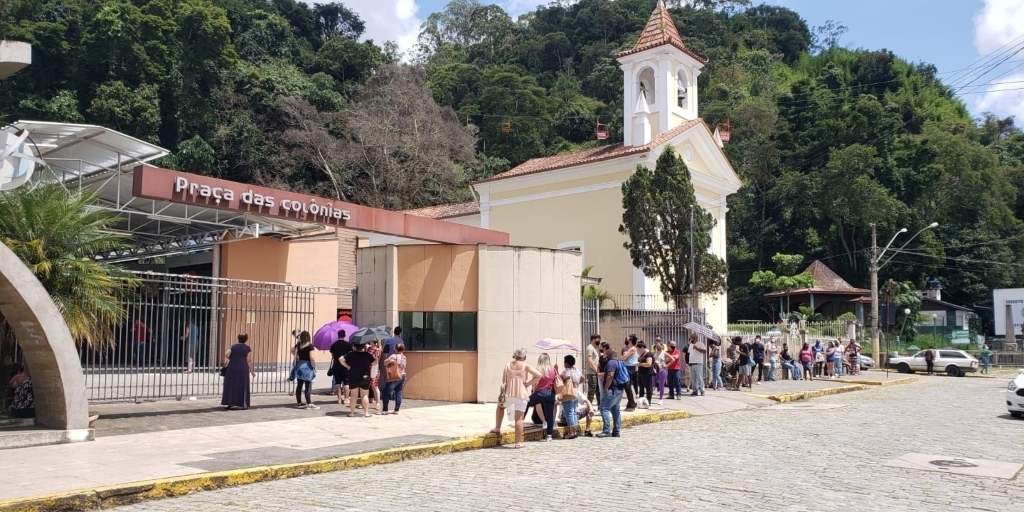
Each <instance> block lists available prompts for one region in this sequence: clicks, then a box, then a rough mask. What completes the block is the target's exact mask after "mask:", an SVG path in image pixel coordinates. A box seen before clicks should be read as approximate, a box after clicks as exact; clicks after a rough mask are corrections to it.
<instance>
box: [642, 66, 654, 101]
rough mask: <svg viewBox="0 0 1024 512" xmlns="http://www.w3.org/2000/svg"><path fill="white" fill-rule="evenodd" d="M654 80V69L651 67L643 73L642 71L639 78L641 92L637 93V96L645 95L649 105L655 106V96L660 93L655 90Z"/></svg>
mask: <svg viewBox="0 0 1024 512" xmlns="http://www.w3.org/2000/svg"><path fill="white" fill-rule="evenodd" d="M654 79H655V76H654V69H652V68H649V67H647V68H644V69H643V71H640V75H639V76H638V82H639V85H638V87H639V92H638V93H637V95H638V96H639V95H640V94H643V95H644V96H646V97H647V104H648V105H653V104H654V100H655V95H656V94H657V93H658V92H657V91H656V90H655V88H654V84H655V80H654Z"/></svg>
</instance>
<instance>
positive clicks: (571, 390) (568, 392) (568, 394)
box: [557, 378, 576, 402]
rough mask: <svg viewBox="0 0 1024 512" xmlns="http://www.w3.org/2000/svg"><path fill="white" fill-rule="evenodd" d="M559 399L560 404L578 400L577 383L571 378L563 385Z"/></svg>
mask: <svg viewBox="0 0 1024 512" xmlns="http://www.w3.org/2000/svg"><path fill="white" fill-rule="evenodd" d="M557 380H561V379H560V378H559V379H557ZM557 398H558V401H559V402H568V401H570V400H576V383H575V382H573V380H572V379H571V378H570V379H565V384H563V385H562V390H561V391H559V392H558V395H557Z"/></svg>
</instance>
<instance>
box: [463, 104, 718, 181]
mask: <svg viewBox="0 0 1024 512" xmlns="http://www.w3.org/2000/svg"><path fill="white" fill-rule="evenodd" d="M699 124H704V120H703V119H694V120H693V121H687V122H685V123H683V124H681V125H679V126H677V127H675V128H673V129H671V130H666V131H664V132H661V133H659V134H657V135H655V136H654V137H651V142H649V143H647V144H644V145H643V146H623V145H622V143H619V144H612V145H610V146H600V147H596V148H591V149H585V150H583V151H576V152H574V153H565V154H562V155H555V156H546V157H543V158H534V159H531V160H527V161H526V162H523V163H522V164H519V165H518V166H516V167H514V168H512V169H511V170H508V171H505V172H503V173H501V174H496V175H494V176H491V177H490V178H488V179H486V180H480V181H478V182H477V183H484V182H488V181H496V180H503V179H506V178H514V177H516V176H523V175H526V174H534V173H538V172H544V171H553V170H555V169H564V168H566V167H575V166H577V165H583V164H589V163H593V162H600V161H602V160H610V159H612V158H619V157H622V156H627V155H634V154H640V153H645V152H647V151H650V150H651V149H654V148H656V147H658V146H660V145H662V144H664V143H666V142H668V141H670V140H672V138H674V137H675V136H677V135H679V134H681V133H683V132H685V131H686V130H689V129H690V128H693V127H694V126H697V125H699Z"/></svg>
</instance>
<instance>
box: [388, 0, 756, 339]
mask: <svg viewBox="0 0 1024 512" xmlns="http://www.w3.org/2000/svg"><path fill="white" fill-rule="evenodd" d="M617 60H618V62H619V67H620V68H621V69H622V82H623V93H624V95H625V101H624V102H623V119H624V123H625V126H624V137H623V142H622V143H619V144H610V145H603V146H599V147H596V148H592V149H587V150H583V151H578V152H574V153H567V154H561V155H556V156H551V157H544V158H535V159H532V160H529V161H527V162H524V163H523V164H521V165H519V166H517V167H515V168H514V169H511V170H509V171H507V172H504V173H501V174H498V175H495V176H493V177H491V178H489V179H486V180H483V181H479V182H476V183H474V184H473V189H474V191H475V192H476V193H477V195H478V197H479V201H478V202H474V203H464V204H458V205H442V206H437V207H431V208H424V209H420V210H413V211H410V212H408V213H413V214H417V215H422V216H425V217H433V218H440V219H446V220H450V221H453V222H458V223H461V224H470V225H474V226H478V227H483V228H488V229H494V230H498V231H504V232H507V233H509V234H510V235H511V244H512V245H517V246H533V247H547V248H555V249H571V250H576V251H579V252H580V253H582V255H583V264H584V265H585V266H589V265H593V266H594V268H593V270H592V271H591V274H590V275H591V276H594V277H600V278H602V283H601V287H602V288H604V289H605V290H607V291H608V292H610V293H613V294H633V295H652V296H657V295H660V290H659V286H658V283H657V282H656V281H654V280H652V279H650V278H648V277H646V276H644V275H643V273H642V272H641V271H640V270H639V269H637V268H634V267H633V265H632V261H631V258H630V256H629V251H628V250H626V249H625V248H624V247H623V243H624V242H626V237H625V235H622V234H620V233H619V231H618V228H619V224H620V223H621V222H622V213H623V208H622V183H623V182H624V181H625V180H626V179H627V178H629V176H630V175H631V174H632V173H633V171H634V170H635V169H636V166H637V165H643V166H645V167H648V168H650V169H653V168H654V166H655V162H656V161H657V159H658V156H659V155H660V154H661V152H662V151H664V150H666V149H667V148H670V147H671V148H674V149H675V151H676V153H677V154H679V155H680V156H681V157H682V159H683V160H684V162H685V163H686V165H687V166H688V167H689V169H690V173H691V175H692V180H693V186H694V189H695V192H696V197H697V201H698V203H699V204H700V205H701V206H702V207H703V208H704V209H705V210H707V211H709V212H710V213H711V214H712V215H714V217H715V219H716V220H717V224H716V226H715V228H714V231H713V233H712V247H711V251H712V252H714V254H716V255H718V256H720V257H721V258H723V259H725V257H726V212H728V207H727V206H726V197H727V196H729V195H730V194H733V193H735V192H736V191H737V190H739V188H740V186H742V183H741V181H740V178H739V176H738V175H737V174H736V171H735V170H734V169H733V167H732V165H731V164H730V163H729V160H728V159H727V158H726V156H725V153H724V152H723V151H722V147H723V141H722V137H721V136H720V134H719V133H718V132H717V130H716V131H712V130H711V129H710V128H709V127H708V125H707V124H706V123H705V122H704V120H703V119H701V118H700V116H699V105H698V101H697V98H698V95H697V77H698V76H700V73H701V69H702V68H703V67H704V65H705V64H706V63H707V61H706V60H705V59H703V58H702V57H700V56H699V55H697V54H696V53H694V52H693V51H692V50H690V49H689V48H687V47H686V45H685V44H684V42H683V39H682V37H680V35H679V31H678V30H677V28H676V26H675V23H674V22H673V21H672V17H671V15H670V14H669V12H668V10H667V9H666V8H665V6H664V3H663V2H659V3H658V6H657V7H656V8H655V10H654V12H653V13H652V14H651V17H650V20H648V22H647V25H646V26H645V28H644V30H643V33H642V34H641V35H640V38H639V40H638V41H637V43H636V44H635V45H634V46H633V48H631V49H629V50H626V51H623V52H621V53H620V54H618V56H617ZM392 243H393V242H392ZM620 306H621V305H620ZM699 306H700V307H701V308H703V309H705V310H706V312H707V321H708V323H710V324H711V325H712V326H713V327H715V328H717V329H724V328H725V325H726V322H727V301H726V295H725V294H724V293H723V294H721V295H717V296H701V297H700V304H699Z"/></svg>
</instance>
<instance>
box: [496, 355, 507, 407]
mask: <svg viewBox="0 0 1024 512" xmlns="http://www.w3.org/2000/svg"><path fill="white" fill-rule="evenodd" d="M508 367H509V365H507V364H506V365H505V371H504V372H502V373H501V391H500V392H498V403H499V404H504V403H505V376H506V375H508Z"/></svg>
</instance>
